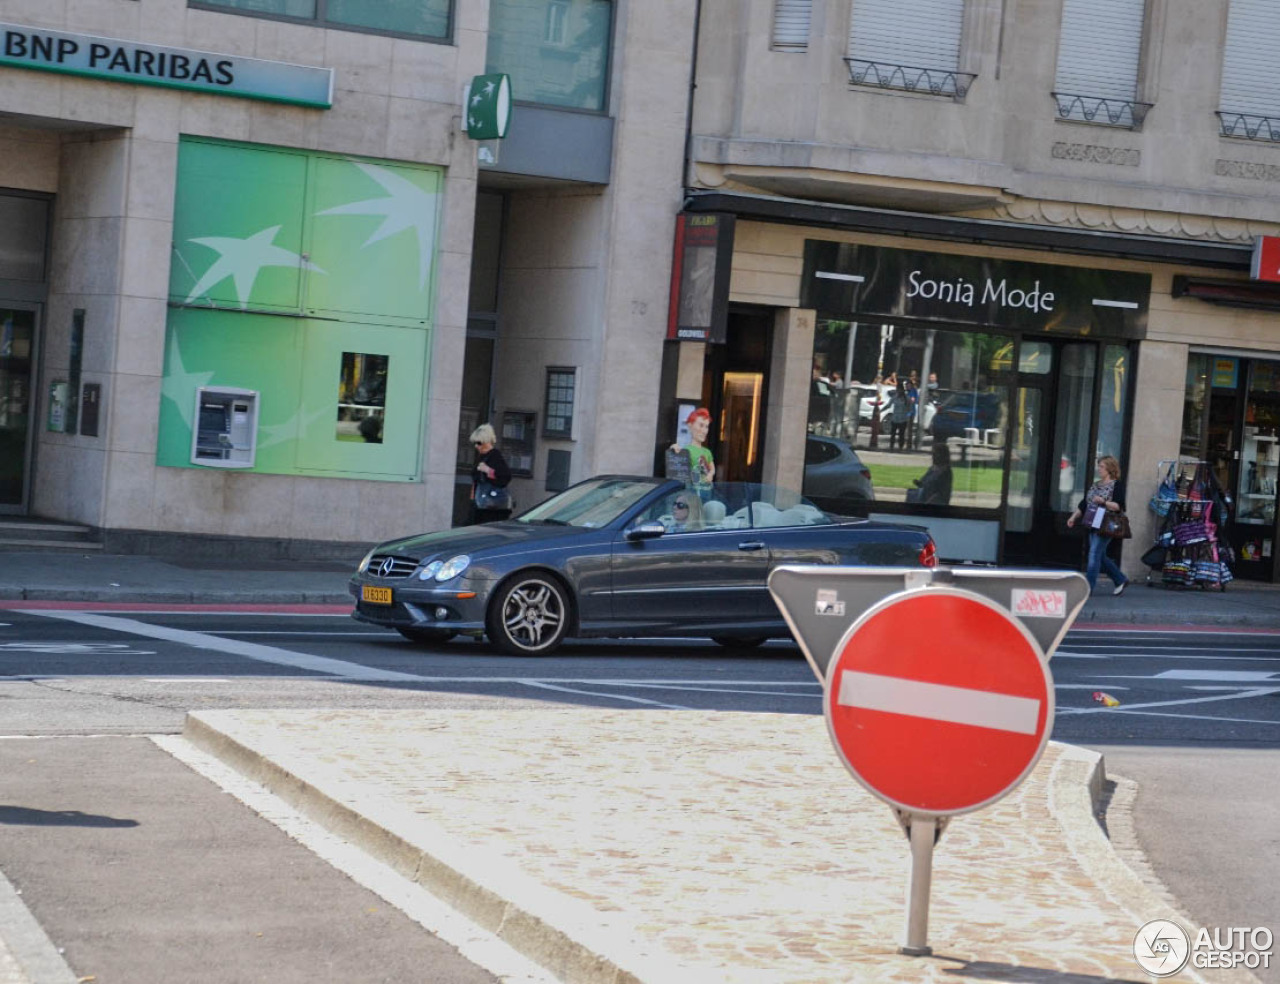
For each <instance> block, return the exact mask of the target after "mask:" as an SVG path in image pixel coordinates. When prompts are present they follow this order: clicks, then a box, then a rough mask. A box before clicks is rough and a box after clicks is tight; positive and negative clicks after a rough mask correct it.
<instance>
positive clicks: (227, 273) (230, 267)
mask: <svg viewBox="0 0 1280 984" xmlns="http://www.w3.org/2000/svg"><path fill="white" fill-rule="evenodd" d="M279 231H280V226H272V227H271V228H270V229H263V230H262V231H261V232H257V233H254V234H253V235H252V236H250V237H249V238H248V239H232V238H230V237H228V236H204V237H202V238H200V239H192V240H191V242H193V243H199V244H200V245H201V246H208V247H209V248H210V249H213V250H217V252H218V253H219V256H218V259H217V260H216V261H215V262H214V264H213V266H211V267H209V269H208V270H206V271H205V274H204V276H203V277H201V278H200V281H199V283H197V284H196V285H195V286H194V287H192V288H191V293H190V294H188V295H187V303H188V304H190V303H191V302H192V301H194V300H195V299H196V298H197V297H199V296H200V295H201V294H204V293H205V292H206V291H208V290H209V288H210V287H213V286H214V285H215V284H219V283H221V282H222V281H224V280H226V279H227V278H228V277H231V278H233V279H234V280H235V284H236V297H237V298H239V299H240V307H241V308H245V307H248V305H249V295H251V294H252V293H253V284H254V281H255V280H257V279H258V274H259V273H260V272H261V271H262V268H263V267H303V268H305V269H307V270H314V271H315V272H316V273H324V271H323V270H321V269H320V268H319V267H318V266H316V265H315V264H314V263H311V262H310V261H309V260H304V259H303V258H302V257H301V256H299V255H298V254H297V253H293V252H290V251H289V250H287V249H284V248H283V247H281V246H273V245H272V242H273V241H274V240H275V238H276V234H277V233H278V232H279Z"/></svg>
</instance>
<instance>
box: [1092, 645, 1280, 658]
mask: <svg viewBox="0 0 1280 984" xmlns="http://www.w3.org/2000/svg"><path fill="white" fill-rule="evenodd" d="M1164 647H1171V648H1176V649H1177V650H1178V651H1179V652H1183V653H1274V654H1275V655H1276V656H1277V657H1280V649H1277V648H1276V647H1275V646H1183V645H1181V644H1179V643H1177V642H1159V643H1156V642H1151V643H1144V642H1136V643H1132V644H1130V645H1129V647H1128V648H1126V649H1122V650H1118V649H1116V647H1115V644H1114V643H1103V642H1073V643H1072V644H1071V648H1072V649H1100V650H1102V651H1103V652H1104V653H1105V652H1117V653H1125V654H1133V651H1134V649H1135V648H1144V649H1158V648H1164ZM1136 655H1140V656H1159V655H1160V653H1158V652H1156V653H1138V654H1136Z"/></svg>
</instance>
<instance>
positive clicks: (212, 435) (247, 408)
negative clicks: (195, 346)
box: [191, 386, 259, 468]
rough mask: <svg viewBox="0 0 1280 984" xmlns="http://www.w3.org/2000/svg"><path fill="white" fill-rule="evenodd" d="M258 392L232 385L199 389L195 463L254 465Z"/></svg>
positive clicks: (193, 450) (193, 434)
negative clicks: (236, 387) (234, 387)
mask: <svg viewBox="0 0 1280 984" xmlns="http://www.w3.org/2000/svg"><path fill="white" fill-rule="evenodd" d="M258 395H259V394H258V391H257V390H246V389H233V388H231V387H228V386H201V387H200V388H199V389H198V390H196V414H195V423H194V426H193V427H192V428H191V463H192V464H193V465H205V466H207V467H210V468H252V467H253V461H254V456H255V455H256V454H257V450H258Z"/></svg>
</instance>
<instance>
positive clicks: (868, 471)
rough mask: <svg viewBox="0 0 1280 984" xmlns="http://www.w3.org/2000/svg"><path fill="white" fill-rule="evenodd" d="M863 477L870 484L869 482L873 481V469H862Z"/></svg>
mask: <svg viewBox="0 0 1280 984" xmlns="http://www.w3.org/2000/svg"><path fill="white" fill-rule="evenodd" d="M861 475H862V477H863V478H865V479H866V480H867V481H868V482H869V481H871V469H870V468H864V469H862V472H861Z"/></svg>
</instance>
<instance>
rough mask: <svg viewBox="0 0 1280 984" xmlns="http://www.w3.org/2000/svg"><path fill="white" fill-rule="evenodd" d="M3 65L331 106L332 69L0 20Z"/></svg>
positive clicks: (321, 106)
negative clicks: (69, 31)
mask: <svg viewBox="0 0 1280 984" xmlns="http://www.w3.org/2000/svg"><path fill="white" fill-rule="evenodd" d="M0 38H3V43H2V44H0V65H9V66H12V67H14V68H34V69H38V70H40V71H46V72H62V73H64V74H69V75H85V76H89V77H90V78H96V79H110V80H112V81H114V82H134V83H139V84H142V85H163V86H170V87H173V88H179V89H195V90H197V91H200V92H212V93H219V94H221V95H225V96H241V97H243V98H246V99H266V100H270V101H272V102H283V103H294V104H296V105H299V106H315V107H319V108H322V109H327V108H328V107H330V106H332V105H333V69H331V68H312V67H309V66H306V65H290V64H288V63H286V62H276V61H264V60H263V59H261V58H244V57H242V56H240V55H224V54H216V53H214V52H210V51H196V50H193V49H191V48H167V47H163V46H161V45H154V44H142V43H139V42H137V41H122V40H119V39H117V38H102V37H97V36H95V35H92V34H71V33H68V32H66V31H50V30H46V29H44V28H32V27H23V26H21V25H18V24H4V23H0Z"/></svg>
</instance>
